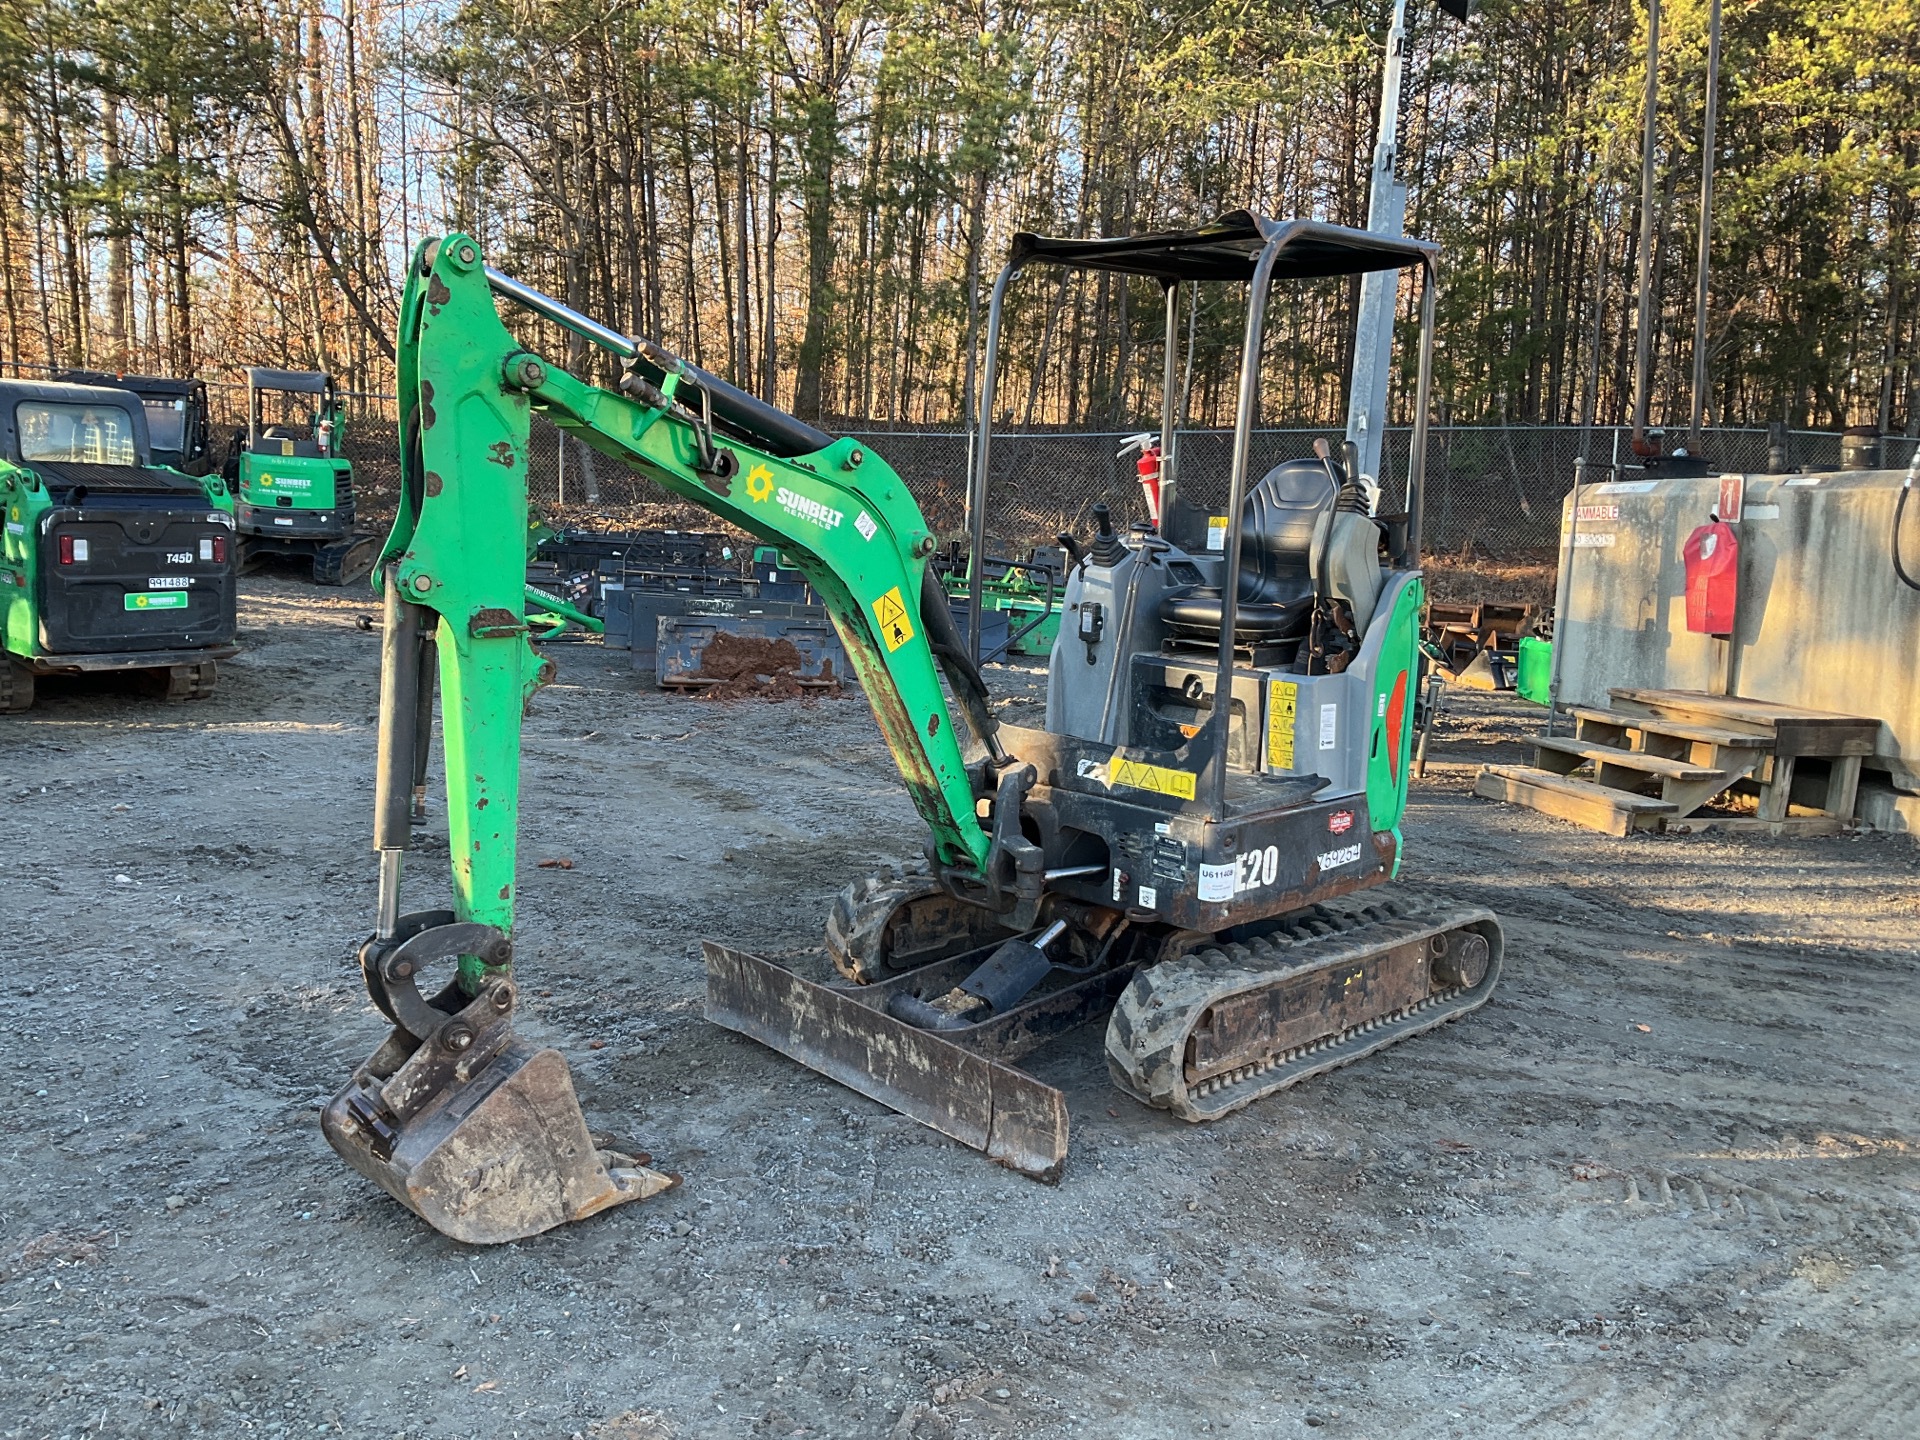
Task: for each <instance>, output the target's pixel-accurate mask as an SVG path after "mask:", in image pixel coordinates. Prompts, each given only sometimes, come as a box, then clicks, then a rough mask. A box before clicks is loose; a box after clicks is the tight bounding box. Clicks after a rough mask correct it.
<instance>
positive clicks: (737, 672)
mask: <svg viewBox="0 0 1920 1440" xmlns="http://www.w3.org/2000/svg"><path fill="white" fill-rule="evenodd" d="M801 665H802V662H801V659H800V651H799V650H798V649H797V648H796V647H795V645H794V643H793V642H792V641H791V640H763V639H761V638H759V637H758V636H753V635H734V634H731V633H729V632H728V631H725V630H722V631H721V632H720V633H719V634H718V635H715V636H714V637H713V639H712V641H711V642H710V643H709V644H708V645H707V648H706V650H705V651H704V652H702V654H701V656H700V668H699V670H698V671H696V672H695V673H694V674H693V675H692V676H690V677H689V678H690V679H694V680H698V681H700V682H702V683H701V686H700V691H699V694H700V698H701V699H703V700H813V699H817V698H819V697H820V696H823V695H838V694H839V693H840V681H839V678H838V677H837V676H835V675H834V673H833V662H832V661H828V662H827V664H826V666H825V668H824V669H823V671H822V673H821V674H820V675H819V676H817V677H805V678H803V677H802V675H801Z"/></svg>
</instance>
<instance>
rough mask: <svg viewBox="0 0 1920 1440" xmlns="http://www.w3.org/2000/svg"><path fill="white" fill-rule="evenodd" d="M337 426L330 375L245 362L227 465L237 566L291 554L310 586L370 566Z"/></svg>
mask: <svg viewBox="0 0 1920 1440" xmlns="http://www.w3.org/2000/svg"><path fill="white" fill-rule="evenodd" d="M346 431H347V418H346V412H345V411H344V410H343V409H342V408H341V405H340V400H339V395H338V393H337V392H336V391H335V389H334V384H333V377H332V376H331V375H325V374H322V373H320V372H318V371H314V370H268V369H265V368H263V367H261V366H258V365H249V366H248V367H247V428H246V429H245V430H242V431H239V432H238V433H237V434H235V436H234V439H233V448H232V451H231V453H230V454H229V455H228V457H227V465H226V476H227V479H228V481H229V482H230V483H231V484H232V486H233V493H234V495H235V497H236V500H237V503H236V506H235V519H236V521H237V523H238V525H239V528H240V548H241V554H240V569H241V571H242V573H244V572H245V571H247V570H249V569H252V568H255V567H256V566H258V565H259V564H260V563H261V562H262V561H263V560H267V559H293V560H300V561H304V562H305V563H306V564H307V565H308V566H309V567H310V568H311V572H312V575H313V583H314V584H316V585H351V584H352V583H353V582H354V581H356V580H362V579H365V578H366V575H367V573H368V572H369V571H370V570H372V569H373V561H374V557H375V556H376V555H378V554H379V552H380V537H379V535H378V534H377V533H368V532H363V531H359V530H356V529H355V526H354V493H353V462H352V461H350V460H349V459H347V457H346V454H345V451H344V449H343V446H344V443H345V441H346Z"/></svg>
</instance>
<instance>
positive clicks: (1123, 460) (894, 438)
mask: <svg viewBox="0 0 1920 1440" xmlns="http://www.w3.org/2000/svg"><path fill="white" fill-rule="evenodd" d="M6 368H8V369H12V370H15V371H18V372H26V371H29V370H30V369H31V368H32V367H25V366H10V367H6ZM207 391H208V400H209V405H210V407H211V410H212V418H213V446H212V449H213V459H214V461H215V463H216V465H217V464H218V463H219V462H220V461H221V460H222V459H224V458H225V456H226V453H227V448H228V445H229V444H230V441H231V437H232V435H233V432H234V431H235V430H236V429H238V428H240V427H243V426H244V425H245V423H246V409H247V390H246V386H245V385H244V384H238V383H234V382H231V381H209V382H207ZM341 399H342V401H343V402H345V406H346V420H347V424H346V437H345V442H344V450H345V453H346V455H347V456H348V458H350V459H351V460H352V461H353V463H354V472H355V490H356V492H357V494H358V495H359V497H360V502H361V511H362V516H363V519H365V520H366V521H367V522H369V523H382V522H384V520H385V518H386V517H387V515H389V514H390V513H391V512H392V508H393V505H394V502H395V499H396V497H397V496H398V494H399V486H400V466H399V440H398V430H399V427H398V424H397V419H398V416H397V414H396V413H395V406H394V399H393V396H391V395H385V394H367V393H359V392H353V391H343V392H341ZM828 428H829V429H831V430H833V431H834V432H835V433H839V434H850V435H853V436H855V437H856V438H858V439H859V440H861V441H862V442H863V443H864V444H866V445H867V446H868V447H869V448H870V449H871V450H873V451H874V452H875V453H876V454H878V455H880V456H882V457H883V458H884V459H885V460H886V461H887V463H888V464H890V465H891V466H892V467H893V468H894V470H895V471H896V472H898V473H899V475H900V476H901V478H902V479H903V480H905V481H906V484H907V488H908V489H909V490H911V491H912V492H913V496H914V498H915V499H916V500H917V501H918V502H919V504H920V508H921V509H922V510H923V511H924V512H925V513H926V516H927V519H928V520H929V521H930V522H931V523H932V525H933V527H934V529H935V530H936V531H937V532H939V533H940V534H941V535H943V536H950V535H958V534H960V533H962V531H963V530H964V527H965V519H966V498H967V477H968V476H969V475H970V474H971V473H972V467H973V455H974V445H975V443H976V442H975V437H974V436H973V435H972V434H970V433H963V432H961V431H959V430H894V429H890V428H887V427H886V426H884V425H868V424H865V423H863V422H861V421H858V420H841V421H839V422H837V423H836V424H835V425H832V426H829V427H828ZM1134 433H1137V432H1133V431H1124V430H1115V431H1101V432H1092V433H1089V432H1085V431H1076V432H1062V431H1057V430H1053V431H1012V432H1007V433H996V434H995V435H994V437H993V445H992V450H991V458H992V467H991V469H992V473H991V474H990V475H989V477H988V490H987V530H988V533H989V534H990V535H992V536H994V537H995V539H996V540H998V541H1000V542H1001V543H1003V544H1006V545H1011V546H1025V545H1029V544H1038V543H1045V542H1047V541H1050V540H1051V539H1052V538H1053V536H1054V535H1056V534H1057V533H1059V532H1060V531H1061V530H1067V529H1071V530H1074V531H1076V532H1078V533H1081V534H1085V533H1086V532H1087V531H1088V530H1089V529H1090V528H1091V521H1090V519H1089V512H1090V511H1091V510H1092V508H1093V506H1094V505H1095V504H1096V503H1098V502H1101V501H1104V502H1105V503H1106V504H1107V506H1108V508H1109V509H1110V510H1111V511H1112V512H1113V515H1114V519H1115V521H1116V523H1119V524H1120V525H1122V526H1123V527H1124V526H1125V525H1129V524H1133V523H1134V522H1136V521H1142V520H1145V519H1146V518H1147V511H1146V502H1145V499H1144V497H1143V496H1142V495H1141V492H1140V487H1139V485H1138V484H1137V483H1136V480H1135V472H1134V457H1133V455H1131V454H1128V455H1124V456H1123V455H1121V454H1120V453H1119V452H1120V449H1121V446H1122V445H1123V444H1124V443H1125V442H1126V440H1127V439H1128V438H1129V437H1130V436H1131V435H1132V434H1134ZM1344 433H1345V432H1344V430H1343V428H1342V427H1339V426H1332V425H1325V426H1299V427H1278V428H1268V429H1261V430H1256V431H1254V432H1253V436H1252V454H1251V457H1250V463H1249V465H1248V479H1249V483H1251V482H1253V481H1256V480H1258V479H1259V477H1260V476H1262V475H1264V474H1265V473H1266V472H1267V471H1268V470H1269V469H1271V468H1272V467H1273V466H1275V465H1277V464H1279V463H1280V462H1282V461H1284V460H1292V459H1297V458H1299V457H1301V456H1307V455H1311V454H1313V442H1314V441H1315V440H1322V439H1323V440H1325V441H1327V443H1328V444H1329V445H1331V446H1333V447H1335V449H1336V450H1337V449H1338V447H1339V444H1340V441H1341V439H1342V437H1343V435H1344ZM1628 433H1629V432H1628V431H1627V429H1626V428H1625V427H1615V426H1577V425H1566V426H1556V425H1436V426H1434V427H1433V428H1432V429H1431V431H1430V432H1429V442H1428V449H1427V513H1426V527H1425V534H1424V537H1423V538H1424V541H1425V545H1426V548H1427V550H1428V551H1429V552H1430V553H1434V554H1442V555H1448V554H1453V555H1460V556H1463V557H1475V556H1477V557H1480V558H1484V559H1489V560H1497V561H1523V562H1524V561H1534V560H1551V559H1552V558H1553V555H1554V552H1555V550H1556V547H1557V545H1558V541H1559V533H1560V503H1561V500H1562V499H1563V498H1564V497H1565V495H1566V493H1567V491H1568V490H1569V489H1570V488H1571V487H1572V484H1573V473H1574V464H1575V461H1576V460H1579V459H1581V458H1584V459H1585V461H1586V466H1587V468H1586V478H1587V481H1588V483H1594V482H1597V481H1602V480H1605V479H1608V478H1610V477H1613V476H1616V475H1618V474H1620V473H1621V472H1622V471H1624V470H1625V469H1626V468H1628V467H1629V465H1630V464H1631V462H1632V452H1631V450H1630V449H1629V447H1628V444H1627V439H1628ZM1840 438H1841V437H1840V435H1839V434H1838V433H1837V432H1834V431H1820V430H1795V431H1790V432H1788V433H1787V435H1786V449H1787V464H1788V467H1789V468H1790V469H1797V470H1807V471H1817V470H1830V469H1834V468H1837V467H1838V466H1839V464H1840ZM1411 439H1412V429H1411V427H1409V426H1393V427H1390V428H1389V429H1388V430H1387V433H1386V437H1385V447H1384V448H1385V456H1384V463H1383V468H1384V469H1385V471H1386V472H1387V479H1386V483H1385V487H1384V489H1385V494H1384V495H1383V497H1382V500H1381V508H1382V509H1386V510H1391V509H1399V508H1402V507H1404V505H1405V503H1406V475H1407V461H1408V449H1409V446H1410V442H1411ZM563 441H564V437H563V436H562V435H561V434H560V432H559V431H558V430H557V429H556V428H555V427H554V426H553V425H551V424H550V423H548V422H547V421H546V420H545V419H543V418H541V417H538V416H536V417H535V418H534V422H533V430H532V433H531V435H530V436H529V442H528V450H527V482H528V491H529V494H530V495H531V497H532V499H533V500H534V502H535V503H536V504H538V505H540V506H542V507H543V508H545V509H547V510H549V511H551V512H553V513H555V514H556V515H557V516H564V517H566V518H567V519H568V520H570V521H571V520H573V519H575V517H578V518H579V519H581V520H582V521H583V522H584V521H587V518H588V517H593V518H595V519H597V520H599V521H600V522H601V523H604V524H608V525H618V524H620V523H623V522H625V523H639V522H640V521H641V519H642V517H644V523H647V524H680V525H683V526H684V527H686V528H690V529H699V528H705V527H710V526H712V525H713V524H714V521H713V519H712V517H711V516H710V515H709V514H708V513H707V512H706V511H704V510H701V509H699V508H698V507H696V506H693V505H690V504H688V503H687V502H684V501H681V500H679V499H677V497H675V496H673V495H670V494H669V493H668V492H666V491H665V490H663V489H661V488H660V487H659V486H658V485H656V484H654V483H653V482H652V481H650V480H648V479H646V478H645V477H644V476H642V475H639V474H637V473H636V472H634V471H632V470H630V469H628V468H627V467H626V466H623V465H621V464H619V463H618V462H616V461H613V460H609V459H607V458H606V457H605V456H602V455H596V454H594V453H593V452H591V451H589V450H588V449H587V448H586V447H585V446H584V445H581V444H580V443H578V442H577V441H564V443H563ZM1703 441H1704V443H1703V445H1702V447H1701V452H1702V454H1703V455H1704V456H1705V458H1706V461H1707V463H1708V464H1709V465H1710V466H1711V467H1712V468H1713V469H1714V470H1716V471H1718V470H1741V471H1746V472H1748V473H1756V472H1761V471H1764V470H1765V469H1766V468H1767V463H1768V454H1767V451H1768V446H1769V436H1768V432H1767V431H1766V430H1764V429H1759V428H1755V429H1714V430H1709V431H1707V432H1706V434H1705V435H1704V437H1703ZM1880 445H1881V462H1880V463H1881V464H1882V466H1884V467H1885V468H1887V469H1905V468H1906V467H1907V465H1909V464H1910V463H1911V462H1912V460H1913V458H1914V453H1915V450H1916V448H1917V447H1920V438H1916V437H1914V436H1908V435H1889V436H1886V437H1884V438H1883V439H1882V440H1881V442H1880ZM1232 456H1233V434H1232V432H1231V431H1228V430H1191V431H1182V432H1180V433H1179V434H1178V435H1177V436H1176V438H1175V445H1174V468H1175V474H1176V475H1177V477H1178V479H1179V483H1180V485H1181V488H1182V491H1183V493H1184V494H1185V495H1186V496H1187V498H1188V499H1190V500H1192V501H1193V502H1194V503H1196V504H1199V505H1202V506H1206V507H1209V508H1214V509H1218V508H1219V507H1221V506H1223V505H1224V503H1225V500H1226V495H1227V485H1228V480H1229V477H1230V473H1231V463H1232Z"/></svg>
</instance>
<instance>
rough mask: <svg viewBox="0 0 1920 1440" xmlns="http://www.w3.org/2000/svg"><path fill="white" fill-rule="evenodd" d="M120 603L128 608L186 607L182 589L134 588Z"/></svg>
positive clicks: (185, 595) (172, 608)
mask: <svg viewBox="0 0 1920 1440" xmlns="http://www.w3.org/2000/svg"><path fill="white" fill-rule="evenodd" d="M121 603H122V604H123V605H124V606H125V607H126V608H127V609H129V610H184V609H186V608H187V592H186V591H184V590H158V591H141V590H136V591H134V592H132V593H131V594H129V595H128V596H127V597H126V599H125V600H123V601H122V602H121Z"/></svg>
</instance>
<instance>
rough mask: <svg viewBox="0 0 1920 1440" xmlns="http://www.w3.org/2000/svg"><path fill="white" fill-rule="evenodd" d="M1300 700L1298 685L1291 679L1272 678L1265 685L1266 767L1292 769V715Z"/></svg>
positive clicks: (1270, 768)
mask: <svg viewBox="0 0 1920 1440" xmlns="http://www.w3.org/2000/svg"><path fill="white" fill-rule="evenodd" d="M1299 701H1300V687H1299V686H1298V685H1296V684H1295V683H1294V682H1293V681H1291V680H1274V681H1271V682H1269V684H1268V686H1267V768H1268V769H1269V770H1291V769H1293V716H1294V711H1295V709H1296V707H1297V706H1298V705H1299Z"/></svg>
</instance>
